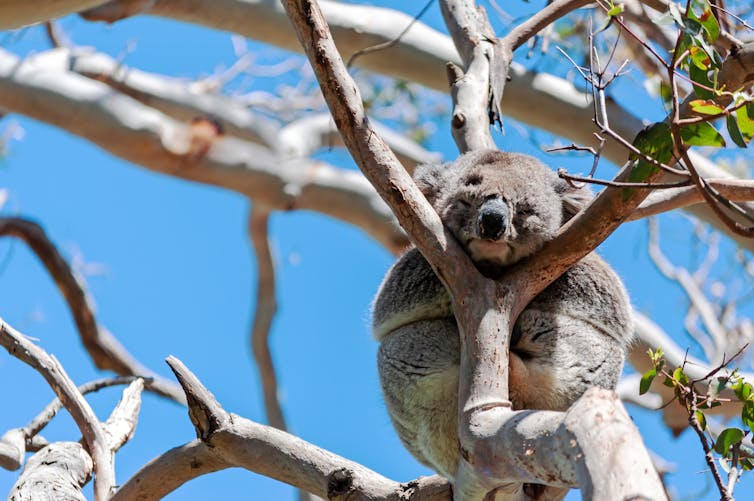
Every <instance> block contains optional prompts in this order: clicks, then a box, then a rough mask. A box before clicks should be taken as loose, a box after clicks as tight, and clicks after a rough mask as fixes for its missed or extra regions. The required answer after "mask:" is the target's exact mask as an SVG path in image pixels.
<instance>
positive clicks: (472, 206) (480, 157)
mask: <svg viewBox="0 0 754 501" xmlns="http://www.w3.org/2000/svg"><path fill="white" fill-rule="evenodd" d="M414 180H415V181H416V184H417V185H418V186H419V188H420V189H421V190H422V192H423V193H424V196H425V197H427V200H429V202H430V203H431V204H432V206H433V207H434V208H435V210H436V211H437V213H438V214H439V215H440V218H441V219H442V220H443V222H444V223H445V225H446V226H447V227H448V228H449V229H450V231H451V232H452V233H453V235H454V236H455V237H456V239H457V240H458V241H459V242H460V243H461V245H463V246H464V248H465V249H466V252H468V253H469V255H470V256H471V259H472V260H473V261H474V263H475V264H476V265H477V267H478V268H479V270H480V271H481V272H482V273H484V274H485V275H488V276H495V275H497V274H499V273H500V271H501V270H502V268H503V267H505V266H507V265H509V264H512V263H514V262H516V261H518V260H520V259H522V258H524V257H526V256H528V255H530V254H533V253H534V252H535V251H537V250H538V249H539V248H540V247H542V245H543V244H544V243H545V242H546V241H547V240H550V239H551V238H552V237H553V236H554V235H555V233H556V232H557V230H558V229H559V228H560V226H561V224H562V223H564V222H565V221H567V220H568V219H570V218H571V217H573V215H575V214H576V213H577V212H578V211H579V210H580V209H581V207H582V206H583V205H584V204H585V203H586V202H587V201H588V200H589V199H590V198H591V193H590V192H589V191H588V190H586V189H578V188H574V187H572V186H570V185H569V184H568V183H566V182H565V181H564V180H562V179H560V178H559V177H558V176H557V174H555V173H554V172H552V171H551V170H550V169H548V168H547V167H546V166H545V165H543V164H542V163H541V162H539V161H538V160H536V159H535V158H532V157H530V156H528V155H522V154H516V153H503V152H500V151H497V150H487V151H476V152H471V153H467V154H465V155H463V156H461V157H459V158H458V159H456V160H455V161H454V162H451V163H447V164H442V165H422V166H420V167H418V168H417V170H416V172H415V173H414Z"/></svg>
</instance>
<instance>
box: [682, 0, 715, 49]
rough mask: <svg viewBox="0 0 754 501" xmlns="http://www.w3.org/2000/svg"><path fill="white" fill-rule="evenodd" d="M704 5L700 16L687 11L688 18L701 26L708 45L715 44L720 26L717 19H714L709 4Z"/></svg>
mask: <svg viewBox="0 0 754 501" xmlns="http://www.w3.org/2000/svg"><path fill="white" fill-rule="evenodd" d="M704 3H705V9H704V11H703V12H702V14H701V15H700V16H697V15H696V12H694V10H693V9H689V11H688V17H689V19H692V20H694V21H696V22H698V23H699V24H700V25H701V27H702V28H703V29H704V32H705V34H706V35H707V40H709V42H710V43H715V40H717V37H718V36H720V25H719V24H718V22H717V19H715V16H714V14H713V13H712V8H711V7H710V5H709V3H708V2H704Z"/></svg>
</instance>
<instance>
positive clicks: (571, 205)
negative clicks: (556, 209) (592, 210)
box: [555, 178, 594, 223]
mask: <svg viewBox="0 0 754 501" xmlns="http://www.w3.org/2000/svg"><path fill="white" fill-rule="evenodd" d="M555 191H556V192H557V193H558V194H559V195H560V198H561V200H562V201H563V223H565V222H566V221H568V220H569V219H571V218H572V217H573V216H575V215H576V214H577V213H578V212H579V211H580V210H581V209H583V208H584V207H586V206H587V204H588V203H589V202H591V201H592V198H594V195H593V194H592V192H591V190H589V188H587V187H586V186H584V187H583V188H577V187H575V186H573V185H571V184H569V183H568V182H567V181H566V180H564V179H560V178H557V181H556V184H555Z"/></svg>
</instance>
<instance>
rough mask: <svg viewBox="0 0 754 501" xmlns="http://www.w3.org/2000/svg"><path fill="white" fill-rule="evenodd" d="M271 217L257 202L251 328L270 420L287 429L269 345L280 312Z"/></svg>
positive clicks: (253, 214) (253, 224)
mask: <svg viewBox="0 0 754 501" xmlns="http://www.w3.org/2000/svg"><path fill="white" fill-rule="evenodd" d="M268 220H269V212H268V211H267V210H266V209H264V208H261V207H258V206H257V204H254V205H253V206H252V208H251V214H249V236H250V237H251V243H252V245H253V247H254V254H255V255H256V257H257V303H256V307H255V308H254V322H253V327H252V329H251V351H252V353H253V354H254V360H255V361H256V363H257V369H259V377H260V379H261V380H262V392H263V393H264V408H265V413H266V414H267V422H268V423H270V425H271V426H274V427H275V428H277V429H279V430H286V429H287V428H286V426H285V418H284V416H283V409H282V408H281V407H280V401H279V400H278V383H277V376H276V375H275V366H274V365H273V363H272V355H271V354H270V344H269V336H270V328H271V326H272V321H273V319H274V318H275V312H276V311H277V303H276V301H275V263H274V262H273V259H272V253H271V252H270V243H269V240H268V237H267V232H268V230H267V222H268Z"/></svg>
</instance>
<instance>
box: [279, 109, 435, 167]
mask: <svg viewBox="0 0 754 501" xmlns="http://www.w3.org/2000/svg"><path fill="white" fill-rule="evenodd" d="M370 124H371V125H372V127H374V130H375V131H376V132H377V133H378V134H379V135H380V137H382V138H383V139H384V140H385V142H386V143H387V145H388V146H389V147H390V149H391V150H393V151H394V152H395V155H396V157H398V160H399V161H400V162H401V163H402V164H403V165H404V166H405V167H406V169H407V170H408V171H409V172H410V173H411V172H413V171H414V168H415V167H416V166H417V165H419V164H424V163H436V162H439V161H440V160H441V157H440V154H439V153H434V152H431V151H427V150H425V149H424V148H422V147H421V146H420V145H419V144H417V143H416V142H414V141H412V140H410V139H408V138H407V137H406V136H403V135H401V134H399V133H397V132H395V131H394V130H392V129H390V128H388V127H387V126H385V125H384V124H381V123H380V122H378V121H376V120H371V119H370ZM278 139H279V147H280V150H281V151H282V152H283V153H284V154H286V155H289V156H292V157H294V158H302V157H307V156H309V155H311V154H312V153H314V152H315V151H316V150H317V149H319V148H324V147H333V146H343V139H342V138H341V137H340V134H339V133H338V129H337V128H336V127H335V122H334V121H333V118H332V116H331V115H330V114H329V113H321V114H317V115H310V116H307V117H304V118H302V119H300V120H296V121H294V122H291V123H289V124H288V125H286V126H285V127H283V129H282V130H281V131H280V135H279V137H278Z"/></svg>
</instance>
